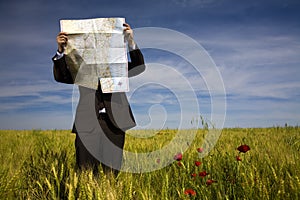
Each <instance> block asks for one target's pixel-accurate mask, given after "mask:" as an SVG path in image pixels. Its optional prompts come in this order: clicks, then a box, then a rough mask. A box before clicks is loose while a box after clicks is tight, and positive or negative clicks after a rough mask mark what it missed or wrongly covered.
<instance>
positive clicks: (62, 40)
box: [56, 32, 68, 53]
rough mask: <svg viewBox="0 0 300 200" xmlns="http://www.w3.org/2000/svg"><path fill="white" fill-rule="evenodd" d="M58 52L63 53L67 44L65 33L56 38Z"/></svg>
mask: <svg viewBox="0 0 300 200" xmlns="http://www.w3.org/2000/svg"><path fill="white" fill-rule="evenodd" d="M56 42H57V47H58V52H59V53H63V52H64V50H65V47H66V46H67V44H68V34H67V33H66V32H60V33H59V34H58V35H57V37H56Z"/></svg>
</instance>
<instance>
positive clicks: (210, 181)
mask: <svg viewBox="0 0 300 200" xmlns="http://www.w3.org/2000/svg"><path fill="white" fill-rule="evenodd" d="M215 182H217V181H215V180H212V179H208V180H207V181H206V185H211V184H213V183H215Z"/></svg>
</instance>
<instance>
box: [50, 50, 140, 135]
mask: <svg viewBox="0 0 300 200" xmlns="http://www.w3.org/2000/svg"><path fill="white" fill-rule="evenodd" d="M129 55H130V60H131V62H129V63H128V76H129V77H132V76H135V75H138V74H140V73H142V72H143V71H144V70H145V65H144V58H143V55H142V53H141V51H140V50H139V49H135V50H133V51H130V52H129ZM54 58H55V57H53V58H52V60H53V62H54V66H53V74H54V79H55V80H56V81H57V82H61V83H67V84H73V83H74V80H73V77H72V75H71V73H70V71H69V69H68V66H67V63H66V61H65V57H63V58H61V59H58V60H55V59H54ZM79 93H80V99H79V103H78V106H77V111H76V117H75V122H74V126H73V130H72V132H74V133H78V132H89V131H92V130H93V129H95V127H93V126H95V119H97V116H98V115H99V110H100V109H101V108H102V107H103V106H104V107H105V109H106V113H107V115H108V117H109V119H110V121H111V122H112V124H113V126H114V127H115V128H118V129H121V130H123V131H126V130H128V129H130V128H132V127H134V126H135V125H136V123H135V120H134V117H133V114H132V111H131V108H130V105H129V103H128V100H127V97H126V94H125V93H123V92H119V93H102V91H101V86H100V85H99V86H98V89H97V90H93V89H89V88H85V87H82V86H79ZM93 113H95V115H93Z"/></svg>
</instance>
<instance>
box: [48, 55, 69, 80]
mask: <svg viewBox="0 0 300 200" xmlns="http://www.w3.org/2000/svg"><path fill="white" fill-rule="evenodd" d="M52 61H53V75H54V79H55V80H56V81H57V82H60V83H67V84H73V83H74V81H73V77H72V75H71V73H70V71H69V69H68V66H67V63H66V60H65V56H63V57H62V58H61V59H57V60H55V56H54V57H53V58H52Z"/></svg>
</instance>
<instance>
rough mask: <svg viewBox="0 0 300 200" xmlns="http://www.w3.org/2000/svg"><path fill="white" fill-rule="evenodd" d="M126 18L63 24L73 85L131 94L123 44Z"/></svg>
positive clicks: (69, 21)
mask: <svg viewBox="0 0 300 200" xmlns="http://www.w3.org/2000/svg"><path fill="white" fill-rule="evenodd" d="M123 23H125V18H96V19H81V20H61V21H60V27H61V31H63V32H66V33H68V45H67V46H66V49H65V55H66V62H67V65H68V67H69V69H70V71H71V73H72V76H73V79H74V80H75V81H74V83H75V84H77V85H81V86H84V87H88V88H92V89H97V88H98V83H99V82H100V83H101V89H102V92H103V93H113V92H128V91H129V83H128V59H127V49H126V44H125V41H124V33H123V29H124V27H123Z"/></svg>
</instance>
